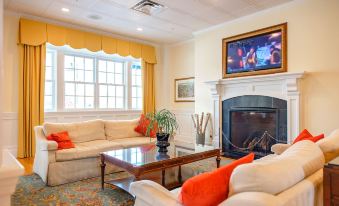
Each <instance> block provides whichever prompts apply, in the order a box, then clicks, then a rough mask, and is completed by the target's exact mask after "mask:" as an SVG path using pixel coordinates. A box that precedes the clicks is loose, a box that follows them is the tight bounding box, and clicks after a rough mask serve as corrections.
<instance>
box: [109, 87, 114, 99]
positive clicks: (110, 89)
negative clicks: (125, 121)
mask: <svg viewBox="0 0 339 206" xmlns="http://www.w3.org/2000/svg"><path fill="white" fill-rule="evenodd" d="M108 96H110V97H115V86H108Z"/></svg>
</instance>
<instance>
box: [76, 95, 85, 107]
mask: <svg viewBox="0 0 339 206" xmlns="http://www.w3.org/2000/svg"><path fill="white" fill-rule="evenodd" d="M84 104H85V98H84V97H76V108H78V109H81V108H84Z"/></svg>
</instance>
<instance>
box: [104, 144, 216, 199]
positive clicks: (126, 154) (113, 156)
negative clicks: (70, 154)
mask: <svg viewBox="0 0 339 206" xmlns="http://www.w3.org/2000/svg"><path fill="white" fill-rule="evenodd" d="M175 147H176V146H175V144H174V143H171V146H170V148H169V151H168V152H167V153H166V154H160V153H158V152H157V149H158V148H157V147H156V146H155V145H154V143H153V144H149V145H144V146H139V147H132V148H126V149H117V150H111V151H107V152H103V153H101V154H100V156H101V187H102V189H104V185H105V183H107V184H113V185H116V186H118V187H120V188H122V189H124V190H125V191H127V192H129V185H130V183H131V182H133V181H137V180H140V177H141V176H142V175H144V174H147V173H151V172H155V171H162V175H161V183H162V185H163V186H164V187H166V182H165V170H166V169H168V168H172V167H178V184H177V185H171V186H168V187H167V188H168V189H173V188H175V187H179V186H181V184H182V176H181V166H182V165H184V164H188V163H192V162H196V161H200V160H203V159H208V158H212V157H216V166H217V168H219V166H220V149H215V148H211V147H206V150H201V149H199V150H198V151H195V150H192V151H190V152H183V151H177V150H176V149H175ZM107 163H109V164H113V165H116V166H118V167H121V168H123V169H124V170H126V171H127V172H129V173H130V174H132V175H133V176H132V177H129V178H124V179H119V180H113V181H105V167H106V164H107Z"/></svg>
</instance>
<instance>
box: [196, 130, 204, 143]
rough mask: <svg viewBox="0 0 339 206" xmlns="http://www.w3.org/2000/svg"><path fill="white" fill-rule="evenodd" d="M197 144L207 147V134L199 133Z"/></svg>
mask: <svg viewBox="0 0 339 206" xmlns="http://www.w3.org/2000/svg"><path fill="white" fill-rule="evenodd" d="M195 142H196V144H197V145H199V144H201V145H205V133H197V135H196V139H195Z"/></svg>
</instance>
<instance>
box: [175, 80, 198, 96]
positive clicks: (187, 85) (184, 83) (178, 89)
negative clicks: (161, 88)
mask: <svg viewBox="0 0 339 206" xmlns="http://www.w3.org/2000/svg"><path fill="white" fill-rule="evenodd" d="M174 85H175V88H174V91H175V93H174V95H175V96H174V100H175V101H176V102H194V97H195V93H194V77H189V78H181V79H175V80H174Z"/></svg>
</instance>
